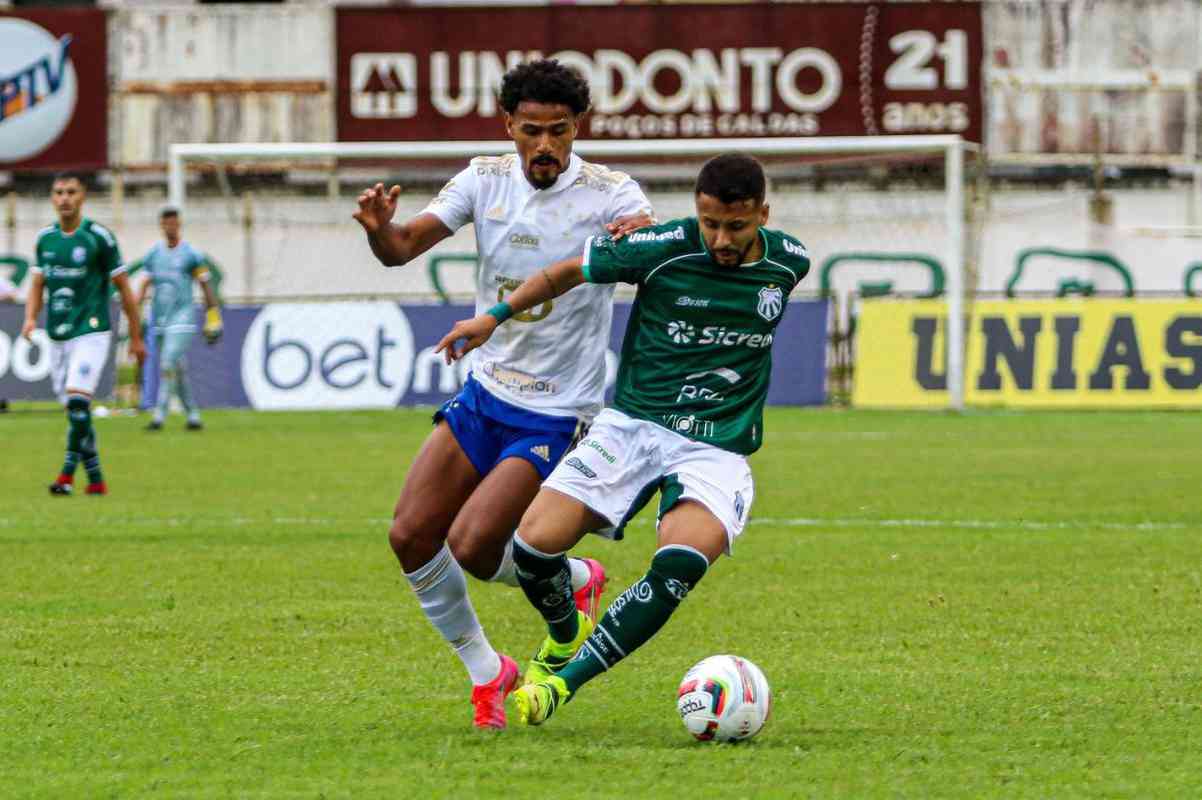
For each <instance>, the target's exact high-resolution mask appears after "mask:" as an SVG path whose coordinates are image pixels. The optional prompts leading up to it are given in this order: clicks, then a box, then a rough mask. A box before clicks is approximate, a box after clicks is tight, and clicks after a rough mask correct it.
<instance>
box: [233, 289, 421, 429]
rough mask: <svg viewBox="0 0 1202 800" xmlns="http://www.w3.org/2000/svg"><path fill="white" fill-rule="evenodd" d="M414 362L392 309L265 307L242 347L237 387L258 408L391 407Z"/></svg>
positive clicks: (405, 330) (404, 325)
mask: <svg viewBox="0 0 1202 800" xmlns="http://www.w3.org/2000/svg"><path fill="white" fill-rule="evenodd" d="M413 356H414V350H413V328H412V327H411V326H410V324H409V320H408V319H406V318H405V315H404V313H403V312H402V311H401V308H400V306H398V305H396V304H395V303H280V304H273V305H267V306H264V307H263V310H262V311H260V312H259V315H258V316H257V317H255V320H254V322H252V323H251V326H250V330H249V331H247V334H246V340H245V341H244V342H243V344H242V386H243V388H245V390H246V397H247V399H248V400H249V401H250V404H251V406H252V407H254V408H257V409H302V408H394V407H395V406H396V405H397V404H398V403H399V402H400V399H401V397H402V396H403V395H404V394H405V392H406V391H407V390H408V388H409V378H410V375H411V373H412V370H413Z"/></svg>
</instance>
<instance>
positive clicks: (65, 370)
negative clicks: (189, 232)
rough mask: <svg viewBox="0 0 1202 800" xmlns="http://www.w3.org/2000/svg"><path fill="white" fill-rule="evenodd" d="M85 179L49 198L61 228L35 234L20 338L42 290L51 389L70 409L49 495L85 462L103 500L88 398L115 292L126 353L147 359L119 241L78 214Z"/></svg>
mask: <svg viewBox="0 0 1202 800" xmlns="http://www.w3.org/2000/svg"><path fill="white" fill-rule="evenodd" d="M85 198H86V191H85V189H84V184H83V180H82V179H81V178H80V177H79V176H78V175H74V174H62V175H58V176H56V177H55V179H54V183H53V184H52V185H51V188H50V200H51V202H52V203H53V204H54V210H55V211H56V212H57V213H58V222H56V223H55V224H53V225H50V226H49V227H46V228H43V229H42V230H41V232H40V233H39V234H38V242H37V253H36V254H35V262H34V263H35V266H34V267H33V268H32V269H31V272H32V273H33V276H32V278H31V279H30V286H29V299H28V300H27V301H26V303H25V324H24V325H23V326H22V328H21V335H22V336H24V337H25V338H26V339H27V340H31V339H32V336H33V331H34V329H35V328H36V327H37V319H38V314H39V313H40V312H41V310H42V291H43V289H45V291H46V293H47V295H48V296H49V303H48V308H47V312H46V332H47V333H48V334H49V336H50V343H51V351H50V357H51V362H50V363H51V375H52V379H53V383H54V391H55V393H56V394H57V395H58V397H59V400H60V401H62V402H63V404H64V405H65V406H66V408H67V424H68V427H67V455H66V458H65V460H64V461H63V468H62V470H61V471H60V472H59V476H58V478H56V479H55V481H54V483H52V484H50V493H51V494H54V495H69V494H71V488H72V484H73V482H74V476H75V468H76V467H77V466H79V462H80V461H82V462H83V465H84V469H86V470H87V473H88V487H87V493H88V494H106V493H107V491H108V490H107V488H106V486H105V483H104V475H103V474H102V473H101V471H100V453H99V451H98V449H97V447H96V431H95V430H94V429H93V428H92V397H93V395H95V393H96V386H97V384H98V383H99V382H100V374H101V373H102V372H103V371H104V364H105V362H106V361H107V360H108V354H109V347H110V346H111V344H112V337H113V331H112V326H111V325H110V323H109V294H110V292H111V291H112V289H111V287H112V286H115V287H116V288H117V291H118V292H119V293H120V295H121V307H122V308H123V309H124V310H125V317H126V319H127V320H129V349H130V352H131V353H132V354H133V356H134V357H135V358H136V359H137V360H138V363H141V362H142V361H143V360H144V359H145V358H146V348H145V346H144V345H143V344H142V328H141V325H140V324H139V320H138V308H137V304H136V302H135V300H134V294H133V291H132V290H131V289H130V286H129V277H128V276H127V275H126V274H125V271H126V267H125V264H124V263H123V262H122V260H121V250H120V249H119V248H118V247H117V239H116V237H114V236H113V234H112V232H111V231H109V229H108V228H105V227H104V226H103V225H100V224H98V223H96V222H93V221H92V220H90V219H87V218H86V217H84V216H83V204H84V200H85Z"/></svg>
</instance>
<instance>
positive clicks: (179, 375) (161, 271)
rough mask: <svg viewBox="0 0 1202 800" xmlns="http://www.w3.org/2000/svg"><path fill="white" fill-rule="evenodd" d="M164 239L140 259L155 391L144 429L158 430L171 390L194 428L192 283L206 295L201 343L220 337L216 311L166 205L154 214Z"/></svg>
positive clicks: (199, 263) (202, 269) (200, 267)
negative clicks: (190, 356)
mask: <svg viewBox="0 0 1202 800" xmlns="http://www.w3.org/2000/svg"><path fill="white" fill-rule="evenodd" d="M159 226H160V227H161V228H162V230H163V241H161V242H157V243H155V245H154V247H152V248H150V252H149V253H147V254H146V257H145V258H144V259H142V264H143V266H144V268H145V270H146V275H147V279H146V282H145V283H143V284H142V291H141V292H140V293H139V295H138V306H139V307H141V305H142V304H143V303H144V302H146V296H147V294H150V295H152V296H153V303H152V305H151V308H150V332H151V335H152V336H154V342H155V345H156V349H157V350H158V353H159V393H158V397H157V398H156V399H155V406H154V416H152V417H151V419H150V424H148V425H147V426H146V429H147V430H151V431H158V430H162V429H163V421H164V420H165V419H166V417H167V406H168V404H169V403H170V402H171V394H172V392H174V393H175V395H176V396H177V397H179V401H180V403H181V404H182V405H183V407H184V413H185V414H187V420H188V421H187V423H186V427H187V429H188V430H190V431H198V430H200V429H201V428H202V427H204V426H203V425H202V424H201V421H200V407H199V406H197V405H196V403H195V401H194V400H193V399H192V386H191V384H190V383H189V381H188V364H187V353H188V345H190V344H191V343H192V334H193V333H195V332H196V322H195V312H194V311H193V309H192V281H197V282H198V283H200V288H201V290H202V291H203V293H204V298H205V322H204V337H205V341H207V342H209V343H210V344H213V343H214V342H216V341H217V339H218V338H220V336H221V330H222V323H221V309H220V308H219V307H218V305H217V297H216V295H215V294H214V293H213V288H212V287H211V286H210V285H209V269H208V267H207V266H206V265H205V258H204V256H203V255H201V253H200V251H199V250H197V249H196V248H195V247H193V246H192V245H191V244H189V243H188V242H185V241H184V240H183V239H182V238H181V236H180V219H179V211H178V210H177V209H175V208H165V209H163V212H162V213H161V214H160V215H159Z"/></svg>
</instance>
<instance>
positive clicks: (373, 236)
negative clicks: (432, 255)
mask: <svg viewBox="0 0 1202 800" xmlns="http://www.w3.org/2000/svg"><path fill="white" fill-rule="evenodd" d="M400 194H401V187H400V186H393V187H392V188H391V189H388V190H387V191H385V189H384V184H382V183H377V184H376V185H375V186H372V187H371V188H370V189H365V190H363V192H362V193H361V194H360V195H359V208H358V210H357V211H355V213H354V214H352V215H351V216H352V217H354V218H355V219H356V220H357V221H358V222H359V224H360V225H362V226H363V231H364V232H365V233H366V234H367V243H368V244H369V245H370V246H371V251H372V252H373V253H374V254H375V256H376V258H377V259H379V261H380V263H381V264H383V265H384V266H386V267H399V266H401V265H402V264H405V263H408V262H409V261H411V260H413V259H414V258H416V257H417V256H420V255H421V254H422V253H424V252H426V251H427V250H429V249H430V248H431V247H433V246H434V245H436V244H438V243H439V242H441V241H442V240H443V239H445V238H447V237H448V236H450V235H451V230H450V228H448V227H447V226H446V225H445V224H443V221H442V220H440V219H439V218H438V217H436V216H434V215H433V214H418V215H417V216H416V217H414V218H413V219H411V220H409V221H407V222H406V223H405V224H403V225H397V224H395V223H394V222H393V221H392V218H393V216H394V215H395V214H396V201H397V197H399V196H400Z"/></svg>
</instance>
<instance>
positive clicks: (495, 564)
mask: <svg viewBox="0 0 1202 800" xmlns="http://www.w3.org/2000/svg"><path fill="white" fill-rule="evenodd" d="M508 537H509V534H506V535H505V536H504V537H501V541H499V542H497V541H494V539H495V538H497V537H493V536H489V535H488V534H487V533H486V532H484V531H482V529H481V528H480V527H478V526H472V525H470V524H460V523H459V522H458V521H456V524H455V525H453V526H451V532H450V534H449V535H448V536H447V545H448V546H449V547H450V548H451V554H452V555H453V556H455V560H456V561H458V562H459V566H461V567H463V568H464V569H465V570H467V571H468V572H470V573H471V574H472V576H473V577H475V578H479V579H480V580H482V581H487V580H490V579H491V578H492V576H493V575H496V574H497V569H499V568H500V566H501V559H502V558H503V557H504V554H505V539H508Z"/></svg>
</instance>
